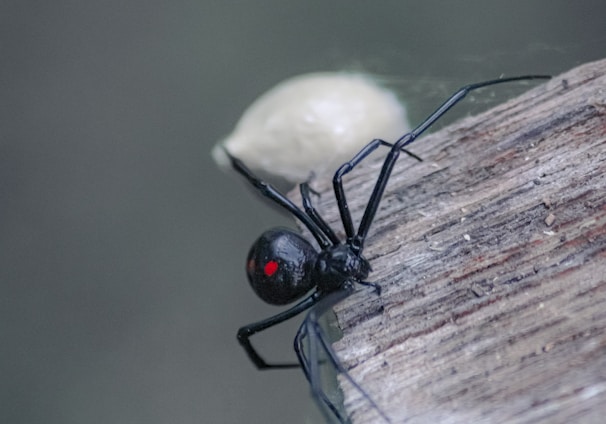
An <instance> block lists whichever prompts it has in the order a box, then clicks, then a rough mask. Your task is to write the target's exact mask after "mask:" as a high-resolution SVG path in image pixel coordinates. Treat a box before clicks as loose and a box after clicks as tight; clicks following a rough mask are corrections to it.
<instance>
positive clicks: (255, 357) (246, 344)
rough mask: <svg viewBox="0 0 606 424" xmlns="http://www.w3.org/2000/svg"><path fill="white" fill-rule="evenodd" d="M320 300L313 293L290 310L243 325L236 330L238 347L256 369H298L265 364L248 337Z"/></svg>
mask: <svg viewBox="0 0 606 424" xmlns="http://www.w3.org/2000/svg"><path fill="white" fill-rule="evenodd" d="M320 299H322V295H321V294H320V293H319V292H317V291H315V292H313V293H312V294H310V295H309V296H307V297H306V298H305V299H303V300H302V301H300V302H299V303H297V304H296V305H295V306H293V307H292V308H290V309H288V310H286V311H283V312H280V313H279V314H277V315H274V316H271V317H269V318H266V319H264V320H261V321H258V322H255V323H252V324H249V325H245V326H244V327H242V328H240V329H239V330H238V341H239V342H240V345H242V347H243V348H244V350H245V351H246V353H247V354H248V357H249V358H250V360H251V361H252V362H253V363H254V364H255V365H256V367H257V368H258V369H272V368H273V369H276V368H298V367H300V364H294V363H292V364H269V363H267V362H266V361H265V360H264V359H263V358H262V357H261V355H259V353H257V351H256V350H255V348H254V347H253V345H252V344H251V342H250V337H251V336H253V335H254V334H256V333H259V332H261V331H263V330H266V329H268V328H270V327H273V326H274V325H277V324H280V323H282V322H284V321H286V320H288V319H290V318H292V317H294V316H295V315H297V314H300V313H301V312H303V311H305V310H306V309H309V308H311V307H312V306H313V305H315V304H316V303H317V302H318V301H319V300H320Z"/></svg>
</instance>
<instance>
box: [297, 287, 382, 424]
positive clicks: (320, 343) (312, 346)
mask: <svg viewBox="0 0 606 424" xmlns="http://www.w3.org/2000/svg"><path fill="white" fill-rule="evenodd" d="M352 292H353V285H352V286H351V287H348V288H346V289H344V290H342V291H339V292H334V293H332V294H330V295H328V296H327V297H326V298H324V299H322V301H321V302H320V303H319V304H318V305H317V306H316V307H315V308H312V309H311V310H310V311H309V312H308V314H307V316H306V317H305V320H304V321H303V323H302V324H301V327H300V328H299V331H298V332H297V336H296V338H295V352H296V353H297V357H298V358H299V362H300V363H301V367H302V368H303V372H304V373H305V376H306V377H307V379H308V380H309V382H310V385H311V390H312V393H313V394H314V397H315V398H316V399H318V400H319V401H321V402H322V403H323V404H324V405H325V406H326V407H327V408H328V409H329V410H330V411H331V412H332V413H333V414H334V415H335V417H336V418H337V419H338V420H339V422H341V423H345V422H349V420H348V418H347V417H344V416H343V415H342V412H341V411H339V409H338V408H337V406H336V405H334V403H333V402H332V401H331V400H330V399H329V397H328V396H327V394H326V393H325V392H324V390H323V389H322V385H321V376H320V369H319V365H320V363H321V361H320V356H319V349H321V350H322V351H323V352H324V354H325V355H326V358H327V360H328V362H329V363H330V364H331V365H332V366H333V367H334V368H335V370H336V371H337V372H338V373H339V374H342V375H343V376H344V377H345V378H346V379H347V380H348V381H349V382H350V384H351V385H352V386H353V387H354V388H355V389H356V390H357V391H358V392H359V393H361V394H362V395H363V396H364V398H366V399H367V401H368V402H369V404H370V405H371V407H372V408H373V409H374V410H376V411H377V414H379V415H380V416H381V418H382V419H383V420H384V421H385V422H387V423H389V422H391V421H390V419H389V418H388V417H387V416H386V415H385V413H384V412H383V411H382V410H381V408H379V406H378V405H377V404H376V402H375V401H374V400H373V399H372V398H371V397H370V396H369V395H368V394H367V393H366V392H365V391H364V389H363V388H362V387H361V386H360V385H359V384H358V383H357V382H356V381H355V380H354V379H353V378H352V377H351V375H350V374H349V372H348V371H347V370H346V369H345V367H343V365H342V364H341V361H340V360H339V358H338V357H337V355H336V353H335V352H334V350H333V349H332V346H331V344H330V342H329V341H328V339H327V337H326V335H325V333H324V330H323V329H322V327H321V325H320V323H319V322H318V320H319V318H320V317H321V316H322V315H323V314H324V313H325V312H326V311H328V310H329V309H330V308H332V307H333V306H334V305H336V304H337V303H339V302H340V301H341V300H343V299H345V298H346V297H347V296H349V295H350V294H351V293H352ZM305 338H307V339H308V349H307V351H308V352H309V356H307V355H305V349H304V347H303V340H304V339H305ZM320 406H322V405H320ZM321 409H322V410H323V411H324V409H323V408H321Z"/></svg>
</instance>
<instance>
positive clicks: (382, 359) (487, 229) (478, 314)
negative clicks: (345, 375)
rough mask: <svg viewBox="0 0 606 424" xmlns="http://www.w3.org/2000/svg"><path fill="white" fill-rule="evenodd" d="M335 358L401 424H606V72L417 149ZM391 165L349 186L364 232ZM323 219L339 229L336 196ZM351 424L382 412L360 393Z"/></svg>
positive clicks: (388, 210) (390, 191)
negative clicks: (381, 176) (370, 285)
mask: <svg viewBox="0 0 606 424" xmlns="http://www.w3.org/2000/svg"><path fill="white" fill-rule="evenodd" d="M411 150H413V151H414V153H416V154H418V155H420V156H421V157H422V158H423V159H424V162H422V163H416V162H413V161H412V160H410V159H408V158H406V157H402V158H400V159H399V161H398V163H397V164H396V166H395V170H394V174H393V176H392V178H391V180H390V182H389V184H388V186H387V190H386V192H385V195H384V198H383V201H382V203H381V206H380V208H379V211H378V213H377V218H376V220H375V222H374V223H373V226H372V228H371V230H370V235H369V238H368V240H367V242H366V246H367V248H366V250H365V256H366V257H367V258H368V259H369V260H370V262H371V264H372V267H373V270H374V272H373V273H372V274H371V276H370V279H371V281H373V282H376V283H378V284H379V285H381V287H382V289H383V291H382V294H381V296H380V297H378V296H376V295H373V294H372V293H369V291H368V290H364V289H361V290H360V291H359V292H357V293H356V294H354V295H353V296H351V297H349V298H348V299H346V300H345V301H343V302H342V303H340V304H339V305H337V307H336V308H335V312H336V314H337V318H338V320H339V323H340V325H341V327H342V329H343V338H342V339H341V340H340V341H338V342H337V343H336V344H335V345H334V348H335V350H336V352H337V354H338V356H339V357H340V358H341V360H342V362H343V364H344V365H345V367H346V368H347V369H349V372H350V374H351V376H352V377H353V378H354V380H355V381H357V382H358V383H359V384H360V385H361V386H362V387H363V388H364V389H365V390H366V391H367V392H368V394H369V395H370V396H372V398H373V399H374V400H375V402H376V403H377V404H378V405H379V406H380V407H381V409H382V411H383V412H384V413H385V414H386V415H387V416H389V417H390V418H391V420H392V421H393V422H407V423H425V422H431V421H433V422H448V423H469V422H533V423H536V422H549V423H554V422H561V423H564V422H601V420H602V419H603V418H604V416H606V195H605V193H606V60H603V61H599V62H594V63H589V64H586V65H583V66H581V67H578V68H576V69H573V70H572V71H570V72H567V73H565V74H563V75H560V76H558V77H555V78H554V79H552V80H551V81H549V82H548V83H546V84H542V85H540V86H537V87H536V88H534V89H532V90H530V91H528V92H527V93H525V94H523V95H522V96H520V97H518V98H516V99H513V100H511V101H509V102H507V103H505V104H502V105H500V106H498V107H496V108H494V109H492V110H490V111H488V112H486V113H484V114H482V115H479V116H475V117H470V118H466V119H464V120H461V121H459V122H457V123H455V124H453V125H451V126H449V127H448V128H444V129H443V130H441V131H439V132H436V133H434V134H431V135H428V136H426V137H423V139H422V140H419V141H417V142H416V143H415V144H413V145H412V146H411ZM380 165H381V158H380V157H379V158H378V161H375V162H374V163H368V164H363V165H361V166H360V167H359V168H356V170H355V171H354V172H352V173H351V174H350V175H349V176H348V177H349V178H348V179H347V180H346V181H345V190H346V193H347V196H348V201H349V204H350V209H351V210H352V214H353V216H354V222H359V219H360V216H361V214H362V212H363V208H364V207H365V205H366V202H367V200H368V196H369V193H370V192H371V190H372V186H373V185H374V183H375V181H376V178H377V175H378V169H379V167H380ZM314 188H315V189H316V190H318V191H319V192H320V193H321V194H322V196H321V198H320V201H319V204H318V205H317V206H318V210H319V211H320V213H321V214H322V216H323V217H324V218H325V219H326V220H327V221H328V222H329V224H330V225H331V226H333V228H341V225H340V223H339V218H338V211H337V209H336V205H335V202H334V197H333V196H332V194H331V186H330V181H318V182H317V184H316V186H315V187H314ZM341 383H342V387H343V391H344V394H345V407H346V409H347V411H348V412H349V414H350V417H351V419H352V421H353V422H360V423H366V422H373V419H374V418H376V411H373V409H372V408H371V407H370V406H369V404H368V402H367V401H366V400H365V399H364V397H363V396H361V394H360V393H359V392H357V391H356V390H355V389H354V388H352V387H351V386H350V385H349V384H348V383H347V381H342V382H341Z"/></svg>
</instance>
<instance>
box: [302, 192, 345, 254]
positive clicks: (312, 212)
mask: <svg viewBox="0 0 606 424" xmlns="http://www.w3.org/2000/svg"><path fill="white" fill-rule="evenodd" d="M299 189H300V190H301V199H302V202H303V208H304V209H305V213H306V214H307V215H308V216H309V217H310V218H311V219H312V220H313V221H314V222H315V224H316V225H317V226H318V228H320V229H321V230H322V232H323V233H324V234H326V236H328V238H329V239H330V241H332V243H333V244H339V243H340V240H339V237H337V235H336V234H335V232H334V231H333V230H332V228H330V226H329V225H328V224H327V223H326V221H324V219H323V218H322V217H321V216H320V214H319V213H318V211H317V210H316V209H315V208H314V206H313V203H312V201H311V197H310V193H311V192H313V193H314V194H318V193H316V192H314V191H313V190H312V189H311V187H309V183H308V182H304V183H302V184H299Z"/></svg>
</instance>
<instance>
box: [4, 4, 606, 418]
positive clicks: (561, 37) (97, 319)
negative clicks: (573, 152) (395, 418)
mask: <svg viewBox="0 0 606 424" xmlns="http://www.w3.org/2000/svg"><path fill="white" fill-rule="evenodd" d="M605 12H606V2H604V1H603V0H595V1H578V2H570V1H557V0H555V1H554V0H542V1H508V2H497V1H467V2H444V1H441V2H437V1H423V2H421V1H414V2H406V1H383V2H372V3H371V2H367V1H326V0H323V1H319V0H313V1H305V2H284V1H280V0H272V1H258V2H245V1H240V2H229V1H225V2H215V4H214V5H211V4H210V2H208V1H183V0H175V1H171V2H160V1H130V2H129V1H126V2H125V1H111V0H110V1H64V0H57V1H53V2H33V1H12V2H11V1H3V2H2V4H1V5H0V34H1V37H0V61H1V67H0V98H1V100H0V107H1V112H0V120H1V125H0V261H1V262H0V293H1V295H0V337H1V338H0V340H1V343H2V345H1V347H0V375H1V380H0V381H1V382H0V421H1V422H4V423H13V424H14V423H68V424H71V423H240V422H247V423H282V422H290V423H305V422H319V421H320V416H319V414H318V413H317V411H316V409H315V406H314V405H313V403H312V401H311V399H310V397H309V392H308V386H307V384H306V382H305V380H304V378H303V375H302V374H301V372H300V371H297V370H295V371H277V372H276V371H274V372H258V371H257V370H256V369H255V368H254V367H253V366H252V365H251V363H250V362H249V361H248V359H247V357H246V356H245V355H244V353H243V352H242V350H241V349H240V347H239V345H238V344H237V342H236V338H235V333H236V330H237V328H238V327H239V326H241V325H243V324H247V323H250V322H252V321H255V320H257V319H260V318H264V317H266V316H269V315H271V314H274V313H276V312H278V311H279V310H280V309H279V308H275V307H272V306H266V305H264V304H263V303H262V302H261V301H260V300H258V299H257V298H256V297H255V296H254V294H253V292H252V290H251V289H250V288H249V287H248V284H247V282H246V277H245V274H244V260H245V257H246V254H247V252H248V248H249V246H250V245H251V243H252V242H253V241H254V239H255V238H256V237H257V236H258V235H259V234H260V233H261V232H262V231H263V230H264V229H266V228H268V227H270V226H273V225H275V224H276V223H281V224H284V223H288V222H289V220H288V219H287V218H286V217H284V216H281V215H279V214H278V213H277V212H276V211H274V210H272V209H268V208H267V207H266V205H264V204H263V203H262V202H259V201H258V199H256V198H255V197H254V196H253V195H252V194H251V193H250V191H249V190H247V189H246V187H245V186H244V184H243V183H242V181H240V180H238V179H236V178H234V177H232V176H230V175H227V174H224V173H222V172H220V171H219V170H217V169H216V167H215V165H214V163H213V162H212V160H211V158H210V157H209V151H210V149H211V147H212V145H213V144H214V143H215V142H216V141H218V140H220V139H221V138H222V137H223V136H225V135H226V134H227V133H228V132H230V131H231V129H232V127H233V125H234V124H235V122H236V121H237V119H238V118H239V116H240V114H241V113H242V111H243V110H244V108H245V107H246V106H248V105H249V104H250V103H251V101H253V100H254V99H255V98H256V97H257V96H258V95H259V94H261V93H262V92H263V91H265V90H267V89H268V88H270V87H271V86H273V85H274V84H276V83H277V82H279V81H281V80H283V79H285V78H287V77H289V76H292V75H295V74H299V73H304V72H310V71H317V70H339V69H363V70H366V71H369V72H373V73H377V74H380V75H387V76H389V78H390V81H397V87H398V89H399V90H400V92H401V94H402V95H403V96H404V97H406V98H407V99H408V107H409V110H410V115H411V117H412V120H413V121H414V122H417V121H418V120H420V119H421V118H422V117H423V115H425V114H426V113H428V112H429V111H430V110H431V109H432V108H433V107H434V106H436V105H437V104H438V103H439V102H441V101H442V100H443V99H444V98H445V96H446V95H448V94H449V93H450V92H451V91H452V90H454V89H456V88H457V87H459V86H460V85H462V84H464V83H468V82H477V81H481V80H484V79H490V78H495V77H498V76H499V75H501V74H506V75H514V74H525V73H533V72H534V73H551V74H557V73H559V72H561V71H565V70H568V69H569V68H572V67H574V66H576V65H579V64H581V63H583V62H586V61H590V60H595V59H599V58H602V57H604V56H606V47H605V46H606V25H604V22H605V21H606V13H605ZM477 97H481V96H477ZM461 110H462V111H463V112H465V109H464V108H463V109H461ZM413 150H414V149H413ZM296 325H297V323H296V322H293V323H289V324H287V325H283V326H281V327H280V328H276V329H275V330H273V331H269V332H268V333H269V334H264V335H263V336H259V337H257V338H256V339H255V343H256V345H257V346H259V348H260V349H261V350H262V351H263V352H264V353H266V354H267V356H268V357H271V358H274V359H288V358H293V354H292V351H291V343H292V337H293V335H294V332H295V330H296ZM293 359H294V358H293Z"/></svg>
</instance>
